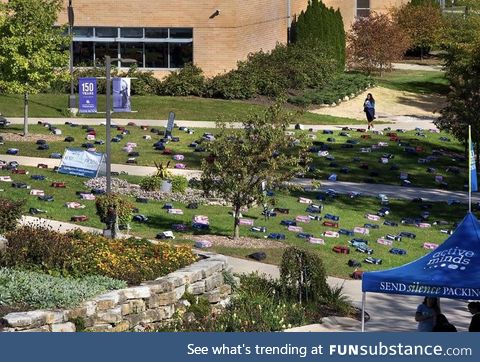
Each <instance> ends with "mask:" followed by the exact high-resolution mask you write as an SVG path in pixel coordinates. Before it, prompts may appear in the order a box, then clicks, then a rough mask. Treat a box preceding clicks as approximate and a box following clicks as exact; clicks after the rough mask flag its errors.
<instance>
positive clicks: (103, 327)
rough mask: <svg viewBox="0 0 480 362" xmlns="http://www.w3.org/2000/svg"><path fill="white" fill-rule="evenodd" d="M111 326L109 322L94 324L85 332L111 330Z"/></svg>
mask: <svg viewBox="0 0 480 362" xmlns="http://www.w3.org/2000/svg"><path fill="white" fill-rule="evenodd" d="M112 329H113V326H112V325H111V324H96V325H94V326H92V327H90V328H88V329H87V332H111V331H112Z"/></svg>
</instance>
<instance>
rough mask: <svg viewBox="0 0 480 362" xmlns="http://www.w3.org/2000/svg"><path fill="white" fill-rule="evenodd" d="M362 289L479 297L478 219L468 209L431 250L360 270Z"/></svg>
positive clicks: (479, 246) (466, 297) (455, 297)
mask: <svg viewBox="0 0 480 362" xmlns="http://www.w3.org/2000/svg"><path fill="white" fill-rule="evenodd" d="M362 291H363V292H374V293H388V294H404V295H420V296H431V297H439V298H440V297H442V298H450V299H467V300H480V222H479V221H478V220H477V218H476V217H475V216H474V215H473V214H472V213H468V214H467V216H465V218H464V219H463V221H462V222H461V223H460V225H459V226H458V227H457V229H456V230H455V232H454V233H453V234H452V235H451V236H450V237H449V238H448V239H447V240H446V241H445V242H444V243H443V244H441V245H440V246H439V247H438V248H437V249H435V250H434V251H432V252H431V253H429V254H427V255H425V256H424V257H421V258H420V259H417V260H415V261H413V262H411V263H409V264H406V265H403V266H401V267H398V268H393V269H389V270H384V271H376V272H366V273H364V274H363V278H362Z"/></svg>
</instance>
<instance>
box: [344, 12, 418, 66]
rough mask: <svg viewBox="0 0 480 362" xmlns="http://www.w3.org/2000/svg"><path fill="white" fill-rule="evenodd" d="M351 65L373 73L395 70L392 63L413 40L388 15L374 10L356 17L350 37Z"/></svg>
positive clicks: (349, 52) (348, 50)
mask: <svg viewBox="0 0 480 362" xmlns="http://www.w3.org/2000/svg"><path fill="white" fill-rule="evenodd" d="M347 43H348V47H347V53H348V64H349V66H350V67H352V68H358V69H361V70H362V71H364V72H366V73H368V74H371V73H372V72H377V71H378V72H380V75H382V74H383V72H384V71H389V70H391V69H392V63H393V62H395V61H398V60H400V59H402V57H403V54H404V53H405V51H406V50H407V49H408V47H409V44H410V40H409V38H408V36H407V35H406V34H405V33H404V32H403V31H402V30H401V29H400V27H399V26H398V25H397V24H396V23H395V22H394V21H393V20H392V19H391V18H390V17H389V16H388V15H387V14H378V13H375V12H371V13H370V15H369V16H368V17H361V18H357V20H356V21H355V22H354V23H353V25H352V29H351V30H350V32H349V33H348V36H347Z"/></svg>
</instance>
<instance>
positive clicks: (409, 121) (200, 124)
mask: <svg viewBox="0 0 480 362" xmlns="http://www.w3.org/2000/svg"><path fill="white" fill-rule="evenodd" d="M328 110H334V108H326V109H325V112H327V111H328ZM360 116H361V117H357V118H359V119H363V118H364V115H363V114H362V113H361V112H360ZM382 117H383V116H382ZM404 117H405V118H401V117H400V118H392V119H386V120H383V119H382V122H386V123H385V124H381V125H378V128H379V129H383V128H385V127H390V128H392V129H397V128H402V129H405V130H414V129H415V128H416V127H421V128H424V129H429V128H436V127H435V125H434V124H433V123H432V120H433V118H432V119H422V118H418V117H413V116H410V117H408V116H404ZM379 119H380V117H379ZM8 120H9V121H10V122H11V123H12V124H23V118H8ZM391 121H393V122H391ZM37 122H46V123H50V124H55V125H60V124H65V122H73V123H76V124H80V125H89V126H92V125H104V124H105V119H102V118H30V119H29V124H31V125H32V124H37ZM129 122H135V124H137V125H139V126H140V125H145V126H149V127H166V125H167V120H153V119H143V120H142V119H114V120H112V123H114V124H117V125H121V126H124V125H126V124H127V123H129ZM175 124H177V125H178V126H184V127H189V128H215V127H216V124H215V122H213V121H212V122H208V121H187V120H176V121H175ZM231 126H232V127H234V128H240V127H242V124H241V123H239V122H233V123H231ZM294 127H295V125H291V126H290V128H291V129H293V128H294ZM343 127H350V128H365V123H362V122H358V123H357V124H349V125H311V124H308V125H303V128H304V129H310V128H311V129H313V130H314V131H320V130H324V129H332V130H340V129H342V128H343Z"/></svg>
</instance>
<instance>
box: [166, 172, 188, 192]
mask: <svg viewBox="0 0 480 362" xmlns="http://www.w3.org/2000/svg"><path fill="white" fill-rule="evenodd" d="M170 181H171V182H172V192H179V193H182V194H183V193H185V191H186V190H187V187H188V180H187V178H186V177H184V176H172V177H170Z"/></svg>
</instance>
